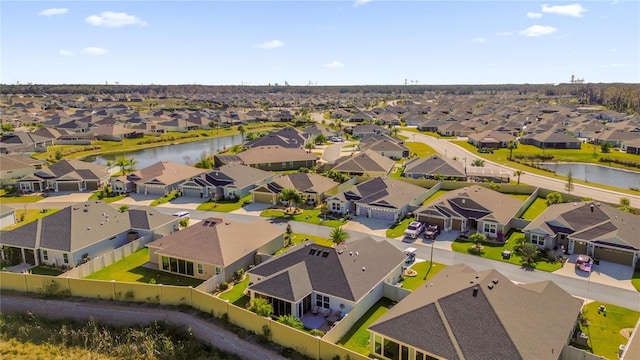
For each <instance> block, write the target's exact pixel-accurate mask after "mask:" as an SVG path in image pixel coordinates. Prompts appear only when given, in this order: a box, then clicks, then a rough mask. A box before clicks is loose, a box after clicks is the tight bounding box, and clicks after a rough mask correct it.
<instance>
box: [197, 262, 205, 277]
mask: <svg viewBox="0 0 640 360" xmlns="http://www.w3.org/2000/svg"><path fill="white" fill-rule="evenodd" d="M198 274H200V275H202V274H204V268H203V266H202V264H198Z"/></svg>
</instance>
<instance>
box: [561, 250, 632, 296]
mask: <svg viewBox="0 0 640 360" xmlns="http://www.w3.org/2000/svg"><path fill="white" fill-rule="evenodd" d="M577 256H578V255H575V254H574V255H570V256H569V260H568V261H567V262H565V263H564V266H563V267H562V268H561V269H559V270H556V271H554V272H553V273H554V274H558V275H562V276H567V277H571V278H574V279H582V280H587V281H589V282H594V283H598V284H604V285H609V286H615V287H619V288H622V289H627V290H632V291H636V289H635V288H634V287H633V285H632V284H631V278H632V277H633V269H632V268H631V266H627V265H622V264H616V263H612V262H608V261H602V260H600V265H595V264H594V265H593V268H592V270H591V273H590V274H589V273H586V272H584V271H580V270H578V269H576V257H577Z"/></svg>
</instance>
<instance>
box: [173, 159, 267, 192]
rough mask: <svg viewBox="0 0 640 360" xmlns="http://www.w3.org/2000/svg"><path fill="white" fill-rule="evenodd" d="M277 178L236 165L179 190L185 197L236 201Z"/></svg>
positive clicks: (218, 169) (196, 179) (196, 180)
mask: <svg viewBox="0 0 640 360" xmlns="http://www.w3.org/2000/svg"><path fill="white" fill-rule="evenodd" d="M275 176H276V174H275V173H273V172H270V171H264V170H260V169H256V168H253V167H250V166H246V165H242V164H235V163H234V164H229V165H223V166H220V167H219V168H216V169H213V170H211V171H209V172H208V173H206V174H203V175H201V176H199V177H194V178H192V179H189V180H187V181H185V182H183V183H182V184H180V186H179V188H180V191H181V192H182V194H183V195H184V196H200V197H201V198H214V199H235V198H242V197H245V196H247V195H249V194H250V193H251V190H252V189H254V188H256V187H258V186H261V185H263V184H266V183H268V182H270V181H272V180H273V178H274V177H275Z"/></svg>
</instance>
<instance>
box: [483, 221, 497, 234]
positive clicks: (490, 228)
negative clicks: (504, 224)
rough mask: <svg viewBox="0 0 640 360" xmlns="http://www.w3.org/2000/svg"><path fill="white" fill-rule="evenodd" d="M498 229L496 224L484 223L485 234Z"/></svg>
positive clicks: (492, 232) (493, 232)
mask: <svg viewBox="0 0 640 360" xmlns="http://www.w3.org/2000/svg"><path fill="white" fill-rule="evenodd" d="M497 231H498V224H494V223H484V233H485V234H495V233H496V232H497Z"/></svg>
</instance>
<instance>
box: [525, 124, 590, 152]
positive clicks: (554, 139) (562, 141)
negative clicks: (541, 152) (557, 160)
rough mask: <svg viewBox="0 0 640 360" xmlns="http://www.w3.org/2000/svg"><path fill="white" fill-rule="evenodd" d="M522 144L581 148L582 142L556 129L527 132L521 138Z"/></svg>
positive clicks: (554, 147) (557, 147)
mask: <svg viewBox="0 0 640 360" xmlns="http://www.w3.org/2000/svg"><path fill="white" fill-rule="evenodd" d="M520 142H521V143H522V144H527V145H533V146H536V147H539V148H541V149H580V146H581V144H582V142H581V141H580V139H576V138H573V137H571V136H569V135H566V134H565V133H563V132H558V131H556V129H553V128H551V129H550V130H547V131H544V132H540V133H531V134H527V135H525V136H523V137H521V138H520Z"/></svg>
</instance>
